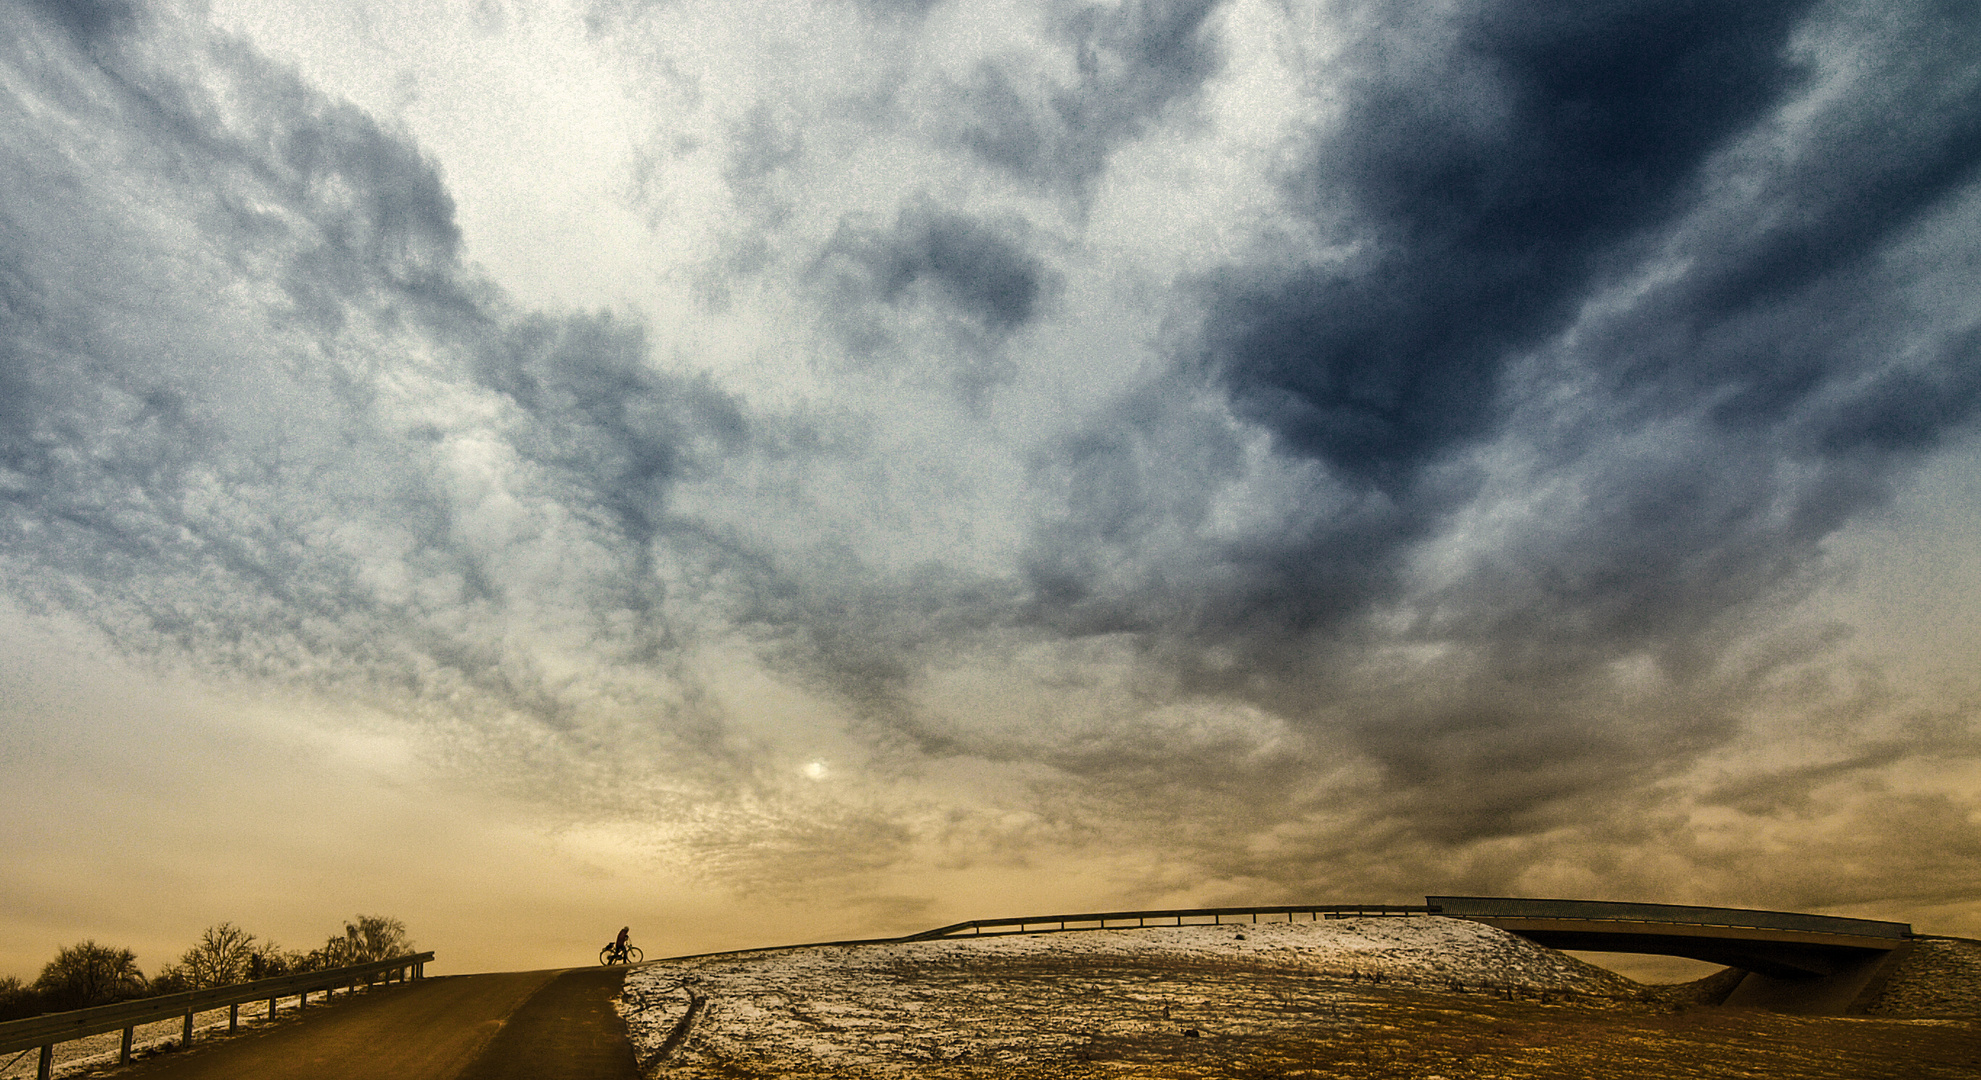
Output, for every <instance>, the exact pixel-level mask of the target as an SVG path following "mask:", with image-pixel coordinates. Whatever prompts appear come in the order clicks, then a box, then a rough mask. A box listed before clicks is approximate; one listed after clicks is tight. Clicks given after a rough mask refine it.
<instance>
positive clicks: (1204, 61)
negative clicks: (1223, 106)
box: [950, 0, 1221, 195]
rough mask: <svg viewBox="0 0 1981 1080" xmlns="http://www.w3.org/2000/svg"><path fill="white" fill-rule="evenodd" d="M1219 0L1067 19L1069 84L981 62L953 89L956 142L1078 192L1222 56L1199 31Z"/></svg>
mask: <svg viewBox="0 0 1981 1080" xmlns="http://www.w3.org/2000/svg"><path fill="white" fill-rule="evenodd" d="M1217 6H1218V5H1217V0H1129V2H1127V3H1124V4H1121V5H1118V6H1101V5H1090V6H1086V7H1080V8H1075V9H1072V10H1071V11H1069V12H1068V13H1066V14H1065V15H1064V16H1063V18H1062V19H1061V21H1060V22H1059V24H1058V25H1057V27H1056V30H1057V33H1058V34H1059V36H1060V38H1061V40H1062V41H1063V42H1064V43H1065V47H1067V48H1068V49H1070V50H1071V51H1072V53H1073V61H1074V68H1075V70H1076V72H1077V76H1076V78H1075V80H1074V81H1073V82H1071V83H1070V84H1064V83H1061V82H1060V81H1059V80H1057V79H1055V78H1052V77H1050V76H1041V75H1037V74H1034V73H1033V72H1031V71H1029V70H1027V69H1026V68H1025V66H1024V65H1023V64H1021V63H1019V62H1018V61H1017V60H1012V61H985V62H984V63H983V64H981V65H980V66H979V67H978V68H977V69H976V70H975V71H974V72H973V73H972V74H971V76H970V78H969V80H968V81H966V82H965V83H963V84H961V85H959V86H957V87H955V88H954V89H953V91H952V93H953V94H954V95H955V101H954V102H953V103H952V104H951V105H950V108H951V109H952V110H954V111H955V112H956V113H957V114H958V119H957V120H956V123H958V124H960V125H961V128H962V131H961V135H960V138H961V140H962V142H963V144H964V145H965V146H967V147H969V149H970V150H971V151H973V152H974V153H976V154H977V155H978V156H979V157H981V158H982V159H983V160H984V161H985V162H987V163H989V164H991V165H993V166H995V167H997V168H999V169H1003V170H1006V171H1008V172H1010V173H1012V174H1014V175H1016V176H1019V177H1022V178H1024V179H1026V180H1029V181H1032V182H1034V183H1036V184H1039V185H1040V186H1042V187H1044V188H1046V189H1048V190H1051V191H1055V192H1058V193H1060V194H1064V195H1080V194H1082V193H1084V192H1085V190H1086V188H1087V186H1088V185H1089V184H1090V183H1091V182H1092V181H1093V179H1094V178H1095V177H1096V176H1098V175H1100V173H1101V171H1102V170H1104V169H1105V168H1106V167H1107V159H1108V155H1109V154H1110V153H1112V152H1113V150H1114V149H1115V147H1117V146H1119V145H1121V144H1122V143H1124V142H1127V141H1129V140H1132V139H1135V138H1137V137H1139V136H1140V135H1141V134H1142V133H1143V132H1144V131H1146V130H1147V129H1148V128H1149V126H1150V125H1151V124H1152V123H1153V122H1154V121H1155V120H1156V118H1157V117H1158V116H1159V115H1161V114H1162V113H1163V111H1164V110H1166V109H1169V108H1171V107H1172V106H1175V105H1178V104H1180V103H1182V102H1185V101H1187V100H1188V99H1190V98H1191V97H1192V96H1194V95H1195V94H1196V93H1197V92H1198V91H1199V90H1200V89H1201V88H1202V87H1203V85H1204V83H1205V81H1207V80H1208V79H1210V78H1211V77H1212V76H1213V75H1215V74H1216V73H1217V71H1218V68H1219V65H1220V63H1221V58H1220V56H1219V53H1218V48H1217V44H1216V41H1215V40H1214V38H1213V35H1212V33H1211V30H1210V28H1209V27H1208V26H1207V25H1206V24H1207V22H1208V21H1209V19H1210V16H1211V14H1212V13H1213V12H1214V11H1215V10H1216V9H1217Z"/></svg>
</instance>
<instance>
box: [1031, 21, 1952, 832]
mask: <svg viewBox="0 0 1981 1080" xmlns="http://www.w3.org/2000/svg"><path fill="white" fill-rule="evenodd" d="M1363 14H1364V17H1365V18H1364V21H1363V22H1362V23H1360V24H1359V25H1358V30H1359V32H1360V33H1361V34H1362V35H1363V36H1362V37H1360V38H1359V39H1358V42H1357V43H1356V44H1353V45H1351V46H1350V47H1349V48H1347V49H1346V50H1345V52H1344V54H1343V61H1342V62H1343V64H1344V70H1343V71H1342V72H1341V73H1340V75H1339V78H1337V79H1336V80H1335V81H1334V82H1333V83H1331V84H1330V88H1331V90H1332V92H1335V93H1338V94H1339V95H1341V99H1340V105H1341V107H1340V111H1339V114H1338V117H1337V118H1336V119H1334V120H1331V121H1330V122H1329V123H1328V124H1327V125H1326V126H1325V127H1324V128H1323V129H1321V130H1320V131H1319V132H1318V133H1317V135H1316V137H1315V141H1314V143H1313V146H1312V148H1311V149H1310V150H1309V152H1308V153H1307V155H1306V159H1305V160H1306V164H1305V165H1304V166H1302V167H1300V168H1298V169H1297V170H1295V171H1294V172H1292V173H1291V174H1290V175H1289V176H1288V178H1287V181H1286V189H1285V190H1286V192H1287V194H1288V198H1289V200H1290V201H1291V204H1292V205H1293V206H1294V207H1296V208H1297V209H1298V210H1299V211H1300V212H1301V213H1302V214H1303V215H1305V218H1306V221H1307V223H1308V224H1309V225H1311V227H1312V228H1313V230H1314V232H1315V233H1316V234H1318V235H1320V236H1322V237H1324V238H1325V239H1326V240H1327V241H1328V242H1330V243H1332V244H1333V245H1334V248H1333V250H1334V252H1335V253H1336V254H1335V255H1333V256H1332V257H1331V258H1330V261H1327V262H1325V263H1312V264H1293V265H1288V264H1285V263H1283V262H1270V261H1260V262H1254V263H1246V264H1238V265H1233V266H1231V267H1229V268H1227V269H1225V270H1223V271H1220V272H1218V273H1215V274H1212V275H1209V276H1208V277H1207V279H1206V280H1205V282H1204V283H1203V287H1204V296H1205V298H1206V300H1205V307H1204V319H1203V322H1202V329H1201V332H1200V335H1199V336H1198V337H1197V338H1196V339H1195V342H1194V344H1189V345H1186V346H1184V347H1182V348H1181V349H1180V350H1179V351H1180V352H1182V353H1183V354H1184V355H1185V357H1186V358H1187V361H1188V362H1187V363H1186V364H1185V365H1184V367H1183V368H1182V370H1181V373H1180V374H1179V375H1178V376H1177V377H1176V379H1175V380H1174V381H1173V382H1171V383H1169V384H1166V385H1161V386H1157V387H1155V388H1152V389H1151V390H1149V391H1147V392H1145V393H1144V394H1143V395H1142V396H1141V397H1140V398H1139V399H1137V402H1136V403H1135V404H1133V405H1132V406H1129V407H1125V408H1123V409H1122V410H1120V411H1119V412H1117V413H1115V414H1110V415H1107V416H1104V417H1099V418H1097V419H1096V420H1095V422H1093V423H1092V424H1090V425H1089V433H1088V434H1087V435H1085V436H1083V437H1080V438H1077V439H1073V440H1069V441H1068V442H1067V443H1066V444H1064V445H1063V446H1062V448H1061V450H1060V452H1059V453H1057V454H1056V455H1054V456H1053V457H1052V459H1051V460H1049V461H1048V462H1047V463H1045V464H1044V465H1043V466H1042V469H1041V478H1042V480H1046V481H1050V482H1053V483H1056V484H1057V485H1058V490H1060V491H1061V492H1062V495H1061V498H1062V499H1063V501H1064V505H1065V508H1066V514H1065V516H1064V517H1063V518H1062V519H1061V520H1060V521H1059V522H1058V523H1057V524H1055V525H1053V526H1052V527H1051V528H1049V529H1047V530H1044V531H1042V532H1041V533H1040V534H1039V538H1038V544H1037V547H1036V548H1035V554H1034V558H1033V561H1032V584H1033V588H1034V597H1035V599H1036V601H1037V606H1036V608H1034V609H1033V610H1034V615H1035V617H1036V618H1038V619H1039V620H1041V622H1042V623H1044V624H1045V625H1049V626H1052V627H1054V628H1055V629H1057V630H1058V631H1060V632H1063V633H1071V634H1113V633H1124V632H1125V633H1129V634H1133V635H1136V636H1137V638H1138V639H1139V640H1141V641H1142V642H1143V643H1144V647H1145V648H1146V649H1148V650H1149V651H1150V654H1151V655H1152V656H1155V657H1158V658H1160V663H1161V664H1162V665H1163V666H1164V667H1165V668H1166V669H1167V670H1169V671H1170V672H1172V673H1174V674H1175V676H1176V677H1177V678H1178V679H1179V680H1180V682H1179V689H1182V690H1186V691H1190V692H1205V693H1213V694H1218V695H1235V696H1237V697H1239V698H1242V699H1245V700H1250V701H1253V702H1257V703H1259V704H1261V705H1263V706H1265V707H1268V708H1271V709H1274V710H1276V711H1278V712H1279V713H1280V714H1282V715H1285V716H1287V717H1289V718H1290V719H1291V720H1293V721H1294V722H1295V723H1296V725H1297V726H1298V727H1300V728H1301V729H1302V730H1306V731H1309V732H1314V733H1317V735H1316V737H1319V736H1318V733H1322V732H1348V733H1351V735H1352V738H1353V740H1354V742H1355V744H1356V745H1357V747H1358V748H1359V750H1360V751H1361V752H1364V753H1367V754H1368V755H1370V757H1371V758H1372V759H1373V760H1374V761H1376V762H1379V763H1380V764H1381V766H1382V769H1383V773H1384V776H1385V783H1386V786H1387V790H1386V791H1385V792H1384V794H1383V795H1382V796H1381V798H1380V800H1379V801H1380V802H1381V803H1382V804H1383V805H1385V806H1388V807H1390V808H1391V810H1392V811H1393V812H1394V814H1395V815H1396V818H1395V820H1396V821H1397V822H1398V823H1399V826H1400V827H1402V828H1404V829H1406V831H1408V832H1410V833H1412V834H1414V835H1416V836H1419V837H1421V838H1423V839H1425V840H1426V841H1429V842H1433V843H1436V844H1454V843H1467V842H1471V841H1474V840H1478V839H1481V838H1485V837H1492V836H1504V835H1526V834H1532V833H1538V832H1543V831H1546V830H1548V829H1551V828H1557V827H1560V826H1561V825H1562V824H1563V823H1565V822H1569V821H1573V820H1576V819H1577V818H1578V816H1587V815H1590V814H1592V813H1595V812H1596V810H1597V808H1598V807H1600V806H1602V805H1604V803H1605V800H1607V799H1609V798H1611V797H1612V796H1613V794H1614V792H1616V791H1618V790H1627V789H1632V788H1635V787H1638V786H1640V785H1643V784H1647V783H1651V782H1653V781H1654V780H1655V779H1656V778H1657V777H1659V776H1662V775H1668V774H1669V772H1670V771H1671V770H1674V769H1678V768H1682V767H1683V765H1684V763H1686V762H1687V761H1691V760H1696V758H1697V756H1698V755H1700V754H1702V753H1705V752H1707V751H1708V750H1710V749H1712V748H1713V747H1716V746H1720V745H1722V744H1724V743H1725V742H1726V741H1727V740H1729V739H1731V738H1733V737H1734V736H1735V734H1736V733H1737V731H1738V730H1739V727H1740V719H1739V718H1740V717H1741V716H1743V715H1745V713H1746V711H1747V710H1748V709H1750V708H1752V707H1753V706H1754V705H1755V704H1756V703H1757V702H1759V701H1761V700H1764V699H1766V697H1767V696H1768V695H1769V694H1771V693H1774V692H1776V691H1777V690H1778V688H1779V681H1780V679H1782V678H1785V677H1786V674H1785V673H1787V672H1789V671H1792V670H1795V669H1796V667H1797V665H1798V664H1802V663H1806V662H1808V661H1809V660H1810V656H1809V655H1808V654H1806V653H1805V652H1803V651H1801V650H1799V649H1796V648H1790V649H1786V650H1784V649H1781V648H1777V647H1775V646H1764V645H1761V644H1759V643H1760V642H1763V641H1766V640H1767V635H1768V634H1769V633H1770V630H1769V628H1768V625H1767V620H1768V615H1769V613H1770V612H1772V611H1775V610H1777V609H1779V608H1780V607H1781V605H1783V604H1785V603H1787V602H1790V601H1793V600H1794V599H1796V598H1797V597H1799V596H1802V595H1805V594H1806V592H1807V591H1808V590H1809V589H1810V588H1813V587H1814V586H1815V584H1816V583H1817V582H1818V581H1819V580H1820V577H1819V575H1820V573H1821V571H1820V567H1821V558H1822V555H1821V550H1820V544H1821V542H1822V540H1823V539H1824V538H1825V537H1827V536H1829V535H1830V534H1831V533H1833V532H1834V531H1835V530H1836V529H1837V528H1839V527H1840V526H1841V525H1842V524H1843V523H1845V522H1846V521H1848V520H1850V519H1851V518H1852V517H1853V516H1855V515H1857V514H1859V513H1861V512H1863V511H1864V510H1866V509H1868V508H1872V507H1876V506H1879V505H1882V503H1883V502H1884V501H1885V500H1886V499H1888V498H1889V496H1890V492H1891V487H1892V483H1893V480H1894V478H1895V477H1896V476H1898V475H1900V470H1902V469H1904V468H1905V467H1907V466H1908V465H1910V464H1911V463H1913V462H1915V461H1917V460H1918V458H1919V455H1920V454H1921V453H1923V452H1925V451H1927V450H1930V449H1933V448H1935V447H1937V446H1939V445H1942V444H1943V443H1944V441H1945V440H1946V439H1948V438H1949V437H1950V436H1951V435H1952V434H1954V433H1956V432H1959V431H1962V430H1967V429H1969V428H1971V425H1972V421H1973V419H1974V416H1975V413H1976V406H1977V402H1981V379H1978V378H1977V376H1976V372H1977V371H1981V354H1977V352H1976V344H1977V336H1976V329H1975V327H1976V321H1975V317H1974V315H1973V314H1972V313H1971V312H1970V311H1967V310H1966V309H1965V308H1964V307H1962V306H1961V305H1960V304H1959V303H1958V302H1956V301H1953V300H1952V299H1951V298H1952V297H1955V296H1958V295H1961V294H1962V292H1963V290H1966V289H1971V288H1972V287H1973V285H1974V284H1975V273H1974V268H1973V260H1972V250H1973V247H1972V245H1973V242H1974V240H1975V238H1976V237H1977V236H1981V232H1977V228H1976V221H1975V202H1974V198H1973V195H1974V181H1975V178H1976V170H1977V165H1978V164H1981V144H1977V142H1976V138H1975V135H1976V130H1977V129H1976V124H1977V123H1981V98H1977V97H1976V95H1977V93H1981V71H1977V68H1976V65H1975V64H1974V63H1973V59H1972V58H1973V55H1974V53H1973V47H1974V46H1975V45H1976V44H1977V43H1981V22H1978V21H1977V16H1976V15H1975V14H1974V13H1973V12H1970V11H1966V10H1965V9H1963V10H1962V11H1960V12H1952V11H1942V10H1940V9H1939V8H1931V9H1930V10H1929V8H1928V7H1925V6H1922V7H1918V8H1916V9H1908V10H1907V11H1905V12H1903V13H1888V12H1887V11H1885V10H1884V9H1879V10H1876V11H1874V10H1871V9H1868V8H1858V7H1851V6H1821V7H1819V6H1818V5H1815V4H1811V3H1801V2H1797V3H1766V4H1751V5H1722V4H1708V3H1697V2H1685V3H1657V4H1641V3H1640V4H1597V5H1581V6H1578V7H1575V8H1574V9H1573V10H1568V9H1563V10H1562V11H1560V12H1554V11H1548V12H1542V11H1539V10H1537V9H1535V8H1533V7H1532V6H1531V5H1524V4H1495V3H1484V4H1472V5H1465V6H1462V7H1460V8H1457V9H1455V10H1454V11H1452V12H1450V13H1449V14H1448V15H1446V14H1442V13H1440V14H1431V15H1426V14H1424V13H1423V12H1422V10H1421V9H1420V8H1417V7H1414V6H1408V5H1388V4H1377V5H1369V6H1367V7H1366V8H1365V9H1363ZM1406 46H1407V47H1406ZM1825 50H1833V51H1834V52H1833V53H1827V54H1826V53H1825ZM1835 53H1846V54H1848V55H1851V56H1852V57H1853V59H1854V60H1855V61H1856V62H1857V63H1858V64H1859V65H1861V66H1859V67H1855V68H1852V67H1850V66H1849V65H1832V66H1827V67H1826V66H1825V64H1824V63H1823V61H1824V60H1825V59H1826V56H1828V55H1834V54H1835ZM1840 71H1841V73H1839V72H1840ZM1944 237H1957V238H1958V239H1946V240H1944V241H1943V240H1941V239H1939V238H1944ZM1936 244H1939V245H1940V246H1939V247H1936V246H1935V245H1936ZM1954 252H1960V253H1961V254H1959V255H1957V256H1956V257H1955V258H1953V259H1952V260H1948V259H1946V258H1944V256H1945V255H1948V254H1952V253H1954ZM1639 283H1641V284H1639ZM1199 379H1203V380H1206V381H1207V383H1208V385H1209V386H1211V387H1213V388H1215V389H1217V390H1218V391H1221V392H1222V393H1223V394H1224V395H1226V396H1227V397H1228V400H1229V401H1230V402H1231V404H1232V407H1233V411H1234V412H1235V413H1236V414H1237V415H1238V416H1239V417H1241V418H1242V419H1244V420H1247V421H1249V422H1251V423H1253V424H1257V425H1259V426H1261V427H1262V428H1263V429H1264V430H1265V431H1267V432H1269V433H1270V435H1271V437H1272V445H1273V448H1274V450H1275V453H1276V460H1277V461H1279V462H1282V463H1283V464H1284V467H1285V469H1286V470H1290V471H1291V473H1292V474H1293V475H1298V476H1302V477H1305V479H1303V480H1301V481H1300V482H1301V483H1302V484H1305V485H1306V487H1305V488H1304V491H1305V492H1306V495H1305V498H1306V499H1307V500H1308V503H1309V505H1310V506H1312V507H1314V508H1315V509H1314V512H1313V513H1312V514H1311V515H1306V516H1301V515H1295V514H1287V513H1284V512H1282V513H1281V514H1280V515H1279V516H1278V517H1277V518H1276V519H1275V520H1277V522H1278V523H1279V525H1280V527H1279V528H1278V529H1271V528H1267V527H1261V528H1259V529H1257V530H1255V531H1254V532H1252V533H1251V534H1250V535H1249V536H1246V537H1244V538H1241V539H1226V540H1217V541H1212V542H1209V543H1204V544H1199V545H1195V546H1188V545H1183V546H1179V544H1178V541H1177V539H1176V538H1177V537H1178V536H1190V535H1202V534H1203V533H1205V532H1206V531H1207V530H1208V529H1209V528H1210V522H1211V521H1212V520H1213V515H1212V512H1211V509H1210V504H1211V503H1212V501H1213V499H1214V498H1215V496H1216V493H1217V492H1218V491H1219V490H1220V489H1229V488H1230V487H1231V486H1232V485H1236V484H1237V483H1238V482H1239V479H1240V477H1241V475H1242V468H1241V459H1240V457H1239V455H1238V452H1237V450H1236V445H1237V443H1236V440H1237V438H1238V436H1237V435H1236V434H1225V433H1222V432H1221V431H1220V430H1219V427H1218V424H1217V423H1216V421H1215V419H1214V418H1209V417H1206V416H1204V415H1203V413H1202V411H1201V409H1199V408H1197V407H1196V406H1195V405H1193V404H1191V401H1192V399H1191V398H1190V396H1189V394H1190V389H1191V388H1192V387H1195V386H1199V385H1203V383H1199V382H1198V380H1199ZM1190 432H1198V433H1197V434H1185V433H1190ZM1183 442H1189V443H1192V444H1194V445H1195V446H1197V447H1199V448H1212V449H1211V450H1210V452H1208V453H1206V454H1204V455H1202V456H1201V457H1200V459H1199V460H1200V461H1201V462H1203V463H1204V464H1205V465H1206V468H1205V470H1204V471H1203V472H1201V473H1198V474H1195V475H1192V474H1189V473H1182V474H1179V473H1178V472H1176V471H1175V470H1174V469H1173V468H1171V467H1170V466H1171V463H1170V462H1169V461H1168V460H1166V458H1165V450H1164V448H1165V447H1168V446H1174V445H1177V444H1179V443H1183ZM1496 446H1497V447H1503V448H1504V450H1503V451H1499V452H1495V451H1494V450H1492V449H1491V448H1493V447H1496ZM1220 458H1221V459H1222V460H1223V461H1224V462H1225V463H1226V464H1225V465H1224V466H1223V467H1222V468H1219V467H1216V466H1215V465H1214V464H1213V463H1214V462H1216V461H1217V460H1219V459H1220ZM1303 469H1305V470H1313V471H1311V472H1301V470H1303ZM1293 490H1303V489H1301V488H1298V487H1296V488H1294V489H1293ZM1158 491H1159V492H1160V495H1157V494H1156V493H1157V492H1158ZM1481 530H1483V531H1481ZM1444 549H1450V550H1452V552H1453V554H1450V555H1445V556H1441V558H1443V559H1445V560H1447V563H1446V566H1445V568H1444V569H1443V570H1441V571H1439V572H1438V573H1436V574H1432V575H1430V576H1428V577H1426V575H1425V573H1424V571H1423V570H1422V569H1421V567H1422V565H1423V560H1424V559H1425V558H1426V556H1427V553H1430V552H1435V551H1439V550H1444ZM1399 650H1401V651H1402V652H1404V653H1407V652H1408V651H1409V650H1417V653H1416V655H1420V656H1422V657H1426V659H1420V660H1402V659H1396V657H1397V656H1398V655H1399ZM1818 651H1819V652H1820V649H1818ZM1433 658H1434V659H1433ZM1630 672H1637V673H1639V674H1638V675H1631V674H1629V673H1630ZM1633 680H1635V681H1633ZM1111 768H1112V766H1110V765H1108V764H1106V762H1105V760H1104V759H1102V758H1097V759H1096V760H1095V761H1093V762H1091V763H1089V764H1087V765H1085V766H1082V770H1083V772H1084V773H1085V774H1088V775H1094V776H1104V775H1106V774H1108V772H1109V770H1110V769H1111ZM1280 775H1282V776H1283V777H1284V782H1283V783H1280V784H1278V785H1277V786H1276V790H1278V791H1279V792H1281V794H1282V795H1284V796H1285V798H1287V799H1289V800H1294V802H1295V803H1296V804H1297V798H1296V796H1295V795H1294V792H1295V791H1296V790H1297V789H1298V784H1297V783H1296V782H1295V780H1294V779H1293V777H1294V776H1296V775H1297V773H1282V774H1280ZM1261 776H1262V777H1263V776H1264V774H1261Z"/></svg>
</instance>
